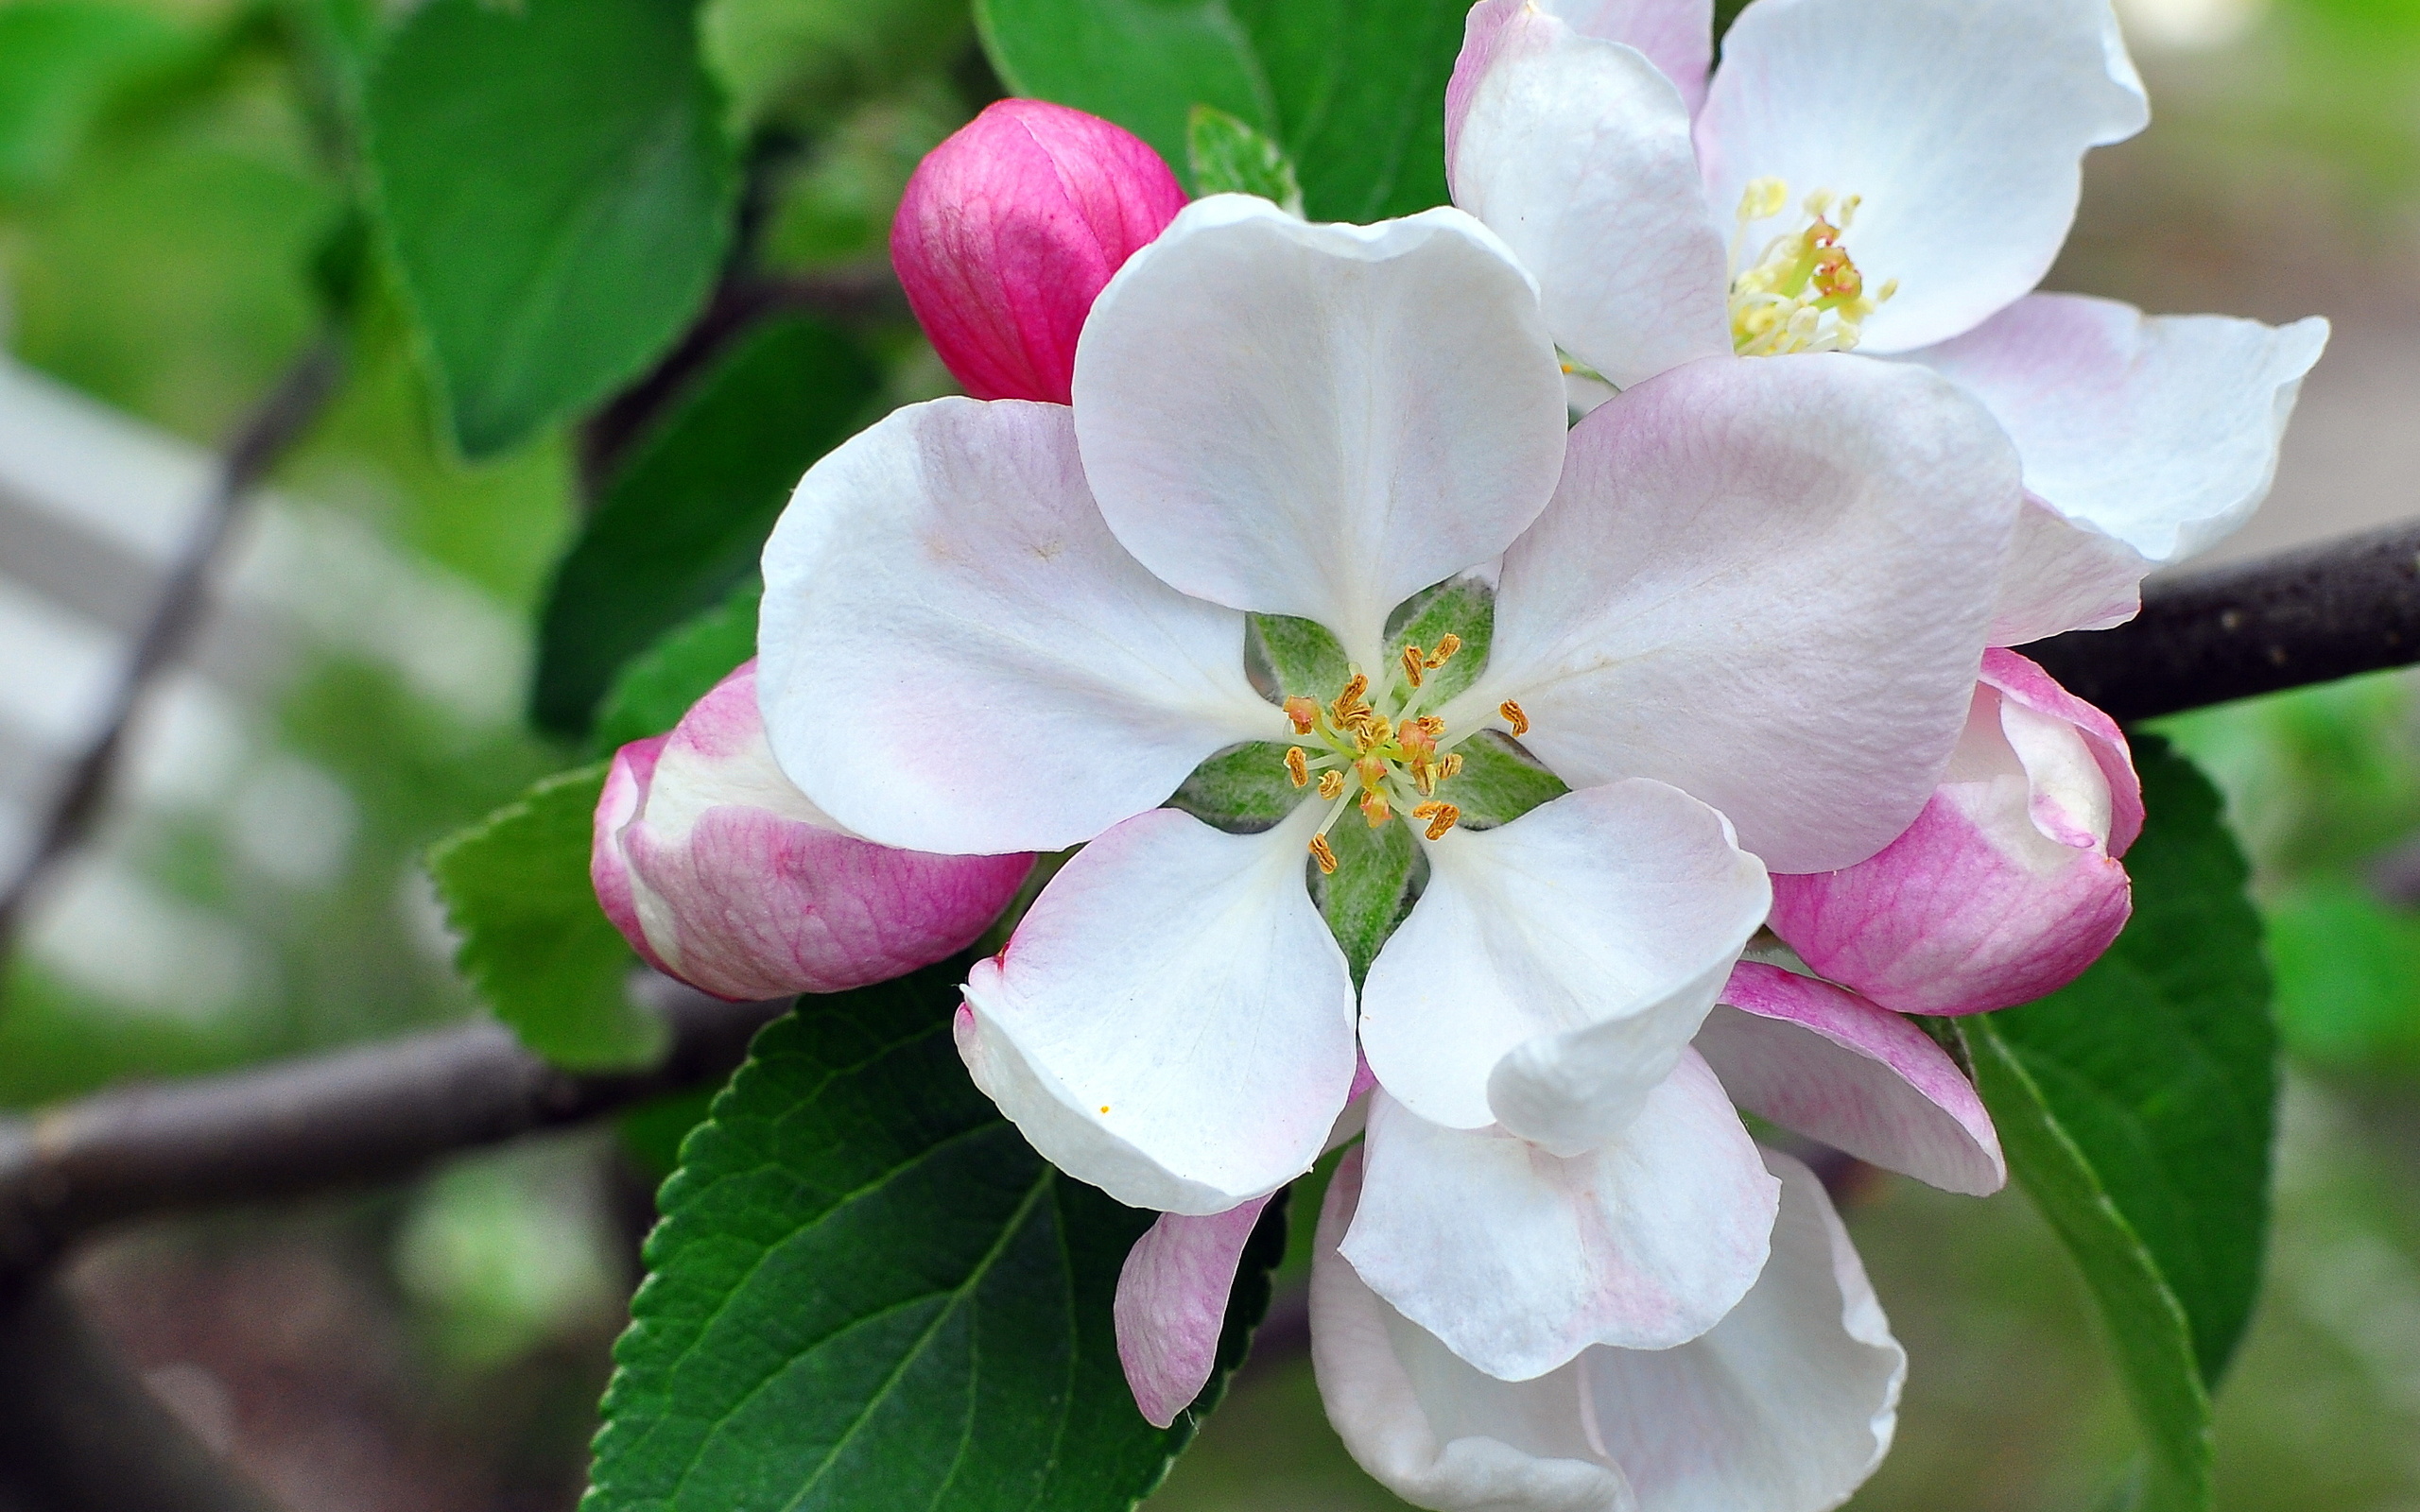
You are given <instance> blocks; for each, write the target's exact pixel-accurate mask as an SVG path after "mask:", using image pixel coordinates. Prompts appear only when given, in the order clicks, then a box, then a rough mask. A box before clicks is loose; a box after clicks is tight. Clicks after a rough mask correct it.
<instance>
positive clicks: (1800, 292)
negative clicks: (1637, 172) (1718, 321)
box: [1731, 179, 1899, 357]
mask: <svg viewBox="0 0 2420 1512" xmlns="http://www.w3.org/2000/svg"><path fill="white" fill-rule="evenodd" d="M1860 202H1861V201H1860V200H1859V198H1858V196H1856V195H1850V196H1847V197H1846V198H1841V197H1840V196H1837V195H1835V194H1834V193H1833V192H1832V191H1831V190H1829V189H1818V190H1816V191H1815V192H1814V193H1813V194H1810V195H1808V196H1807V197H1806V199H1805V200H1804V201H1802V202H1801V204H1802V208H1803V209H1804V210H1805V212H1806V225H1804V226H1802V227H1801V228H1799V229H1798V230H1796V231H1792V232H1784V233H1782V234H1781V235H1778V236H1775V237H1773V238H1772V239H1771V240H1770V241H1768V242H1766V243H1765V245H1764V248H1763V249H1762V250H1761V251H1759V252H1757V253H1756V254H1755V256H1754V257H1753V258H1751V257H1749V256H1748V245H1749V228H1750V227H1751V226H1753V225H1755V223H1756V222H1757V221H1760V220H1770V219H1772V217H1773V216H1775V215H1780V214H1781V213H1782V212H1783V210H1784V209H1786V208H1787V207H1788V205H1789V184H1787V183H1785V182H1784V181H1782V180H1779V179H1755V180H1750V182H1749V184H1748V187H1747V189H1746V190H1745V191H1744V192H1742V193H1741V195H1740V196H1739V215H1738V224H1737V229H1736V230H1735V231H1734V232H1733V233H1732V237H1731V348H1732V350H1733V351H1734V352H1737V353H1738V354H1739V355H1741V356H1743V357H1773V356H1780V355H1782V354H1784V353H1786V352H1849V351H1853V350H1855V348H1856V346H1857V344H1858V335H1859V332H1860V330H1861V329H1862V327H1863V326H1864V324H1865V321H1866V319H1867V318H1869V317H1871V316H1872V315H1873V314H1874V312H1875V311H1876V310H1877V309H1879V308H1881V306H1882V303H1883V301H1886V300H1888V299H1890V298H1891V296H1892V295H1893V294H1895V293H1897V292H1898V289H1899V281H1898V280H1896V279H1892V280H1890V281H1888V282H1886V283H1883V285H1882V286H1881V287H1880V288H1878V289H1876V290H1875V291H1874V292H1873V293H1872V294H1868V293H1867V292H1866V287H1865V275H1864V273H1862V272H1861V271H1859V270H1858V266H1857V263H1856V261H1855V259H1853V258H1851V257H1850V255H1849V250H1848V248H1847V247H1846V246H1844V245H1843V244H1842V238H1843V237H1844V236H1845V235H1847V233H1848V230H1849V227H1850V225H1851V224H1852V223H1854V222H1855V221H1856V219H1857V211H1858V204H1859V203H1860ZM1835 215H1837V217H1838V218H1837V219H1834V218H1832V217H1834V216H1835Z"/></svg>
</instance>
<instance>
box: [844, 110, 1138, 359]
mask: <svg viewBox="0 0 2420 1512" xmlns="http://www.w3.org/2000/svg"><path fill="white" fill-rule="evenodd" d="M1182 209H1184V189H1183V188H1182V187H1181V186H1180V185H1179V184H1178V183H1177V181H1176V175H1175V174H1173V173H1170V172H1169V171H1168V165H1167V163H1163V162H1161V161H1160V156H1159V154H1158V153H1156V152H1153V151H1152V150H1151V149H1150V147H1149V146H1146V145H1145V144H1144V142H1143V140H1142V139H1141V138H1140V137H1137V136H1134V135H1132V133H1130V132H1128V131H1126V130H1123V129H1120V128H1118V127H1115V126H1113V125H1111V124H1110V123H1109V122H1107V121H1104V120H1102V119H1100V118H1099V117H1098V116H1093V115H1086V114H1085V113H1084V112H1081V111H1071V110H1069V109H1067V108H1066V107H1065V106H1063V105H1051V104H1047V103H1046V102H1044V101H1041V100H1001V101H999V102H997V103H996V104H994V105H991V106H989V107H987V108H985V110H984V112H983V113H982V114H980V115H978V116H977V117H976V118H975V119H974V120H972V121H970V122H968V123H967V124H966V125H965V126H964V127H962V128H960V129H959V130H958V132H957V133H956V134H955V135H953V136H951V137H950V139H949V140H948V141H946V142H943V143H942V145H941V146H937V147H935V148H934V149H933V150H932V151H931V152H930V153H928V154H927V155H926V156H925V161H924V162H923V163H920V164H918V165H917V168H916V172H915V175H914V176H913V177H912V178H910V179H909V180H908V192H907V193H906V194H905V195H904V196H903V197H901V198H900V201H899V215H898V218H897V219H895V220H893V221H892V222H891V224H890V261H891V265H892V266H894V267H896V268H898V270H899V282H900V283H901V284H903V285H904V286H905V287H906V288H907V290H908V304H909V305H910V306H912V307H913V308H914V309H915V312H916V318H917V319H918V320H920V321H922V322H923V323H924V327H925V335H928V336H930V337H931V338H932V342H933V348H934V350H935V351H937V352H940V353H941V358H942V362H944V363H946V364H948V366H949V370H950V371H951V372H952V373H954V374H956V375H957V377H958V381H959V383H961V384H963V385H965V387H966V391H967V392H968V393H970V394H972V395H974V396H975V397H976V398H977V399H1039V400H1046V401H1047V402H1049V403H1051V404H1066V403H1067V402H1068V387H1069V385H1070V384H1071V383H1072V381H1073V380H1074V377H1075V372H1076V337H1077V336H1078V335H1080V334H1082V332H1083V329H1084V317H1085V316H1086V315H1088V314H1090V313H1091V311H1092V307H1093V300H1094V298H1095V297H1096V296H1098V294H1099V293H1100V291H1101V288H1102V286H1103V285H1104V284H1106V283H1108V282H1109V280H1110V275H1112V274H1114V273H1115V272H1116V271H1117V269H1118V267H1119V266H1121V265H1122V264H1124V263H1125V261H1126V259H1127V258H1129V257H1131V256H1132V255H1133V254H1134V252H1135V251H1136V250H1137V249H1140V248H1142V247H1143V246H1145V245H1146V244H1148V243H1149V242H1150V240H1151V238H1153V237H1154V236H1157V235H1158V234H1159V233H1160V232H1161V231H1162V230H1163V229H1165V228H1166V227H1167V223H1168V222H1169V221H1170V220H1173V219H1174V218H1176V213H1177V212H1178V211H1180V210H1182Z"/></svg>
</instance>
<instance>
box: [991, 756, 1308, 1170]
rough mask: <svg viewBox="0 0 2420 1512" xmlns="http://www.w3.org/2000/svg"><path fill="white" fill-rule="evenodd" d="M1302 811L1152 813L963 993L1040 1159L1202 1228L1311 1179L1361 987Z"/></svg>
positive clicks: (998, 1086) (1075, 878)
mask: <svg viewBox="0 0 2420 1512" xmlns="http://www.w3.org/2000/svg"><path fill="white" fill-rule="evenodd" d="M1319 817H1320V809H1319V806H1318V805H1316V804H1305V805H1304V806H1303V807H1302V808H1300V809H1298V810H1296V811H1295V815H1294V816H1293V817H1292V818H1290V819H1288V820H1287V821H1286V822H1284V823H1281V824H1279V825H1278V826H1277V827H1276V828H1275V829H1273V830H1270V831H1267V832H1265V833H1260V834H1223V833H1219V831H1217V830H1214V829H1212V828H1210V826H1208V825H1206V824H1204V823H1202V822H1201V820H1199V819H1196V818H1194V817H1193V816H1190V815H1187V814H1183V813H1179V812H1178V811H1177V810H1174V809H1154V810H1152V811H1151V812H1150V813H1148V814H1142V815H1138V816H1135V817H1133V818H1132V819H1129V820H1127V821H1126V822H1125V823H1123V824H1121V825H1119V826H1117V827H1116V828H1115V829H1114V830H1111V831H1110V832H1109V833H1106V834H1103V835H1102V836H1101V837H1100V838H1099V839H1098V840H1096V841H1094V842H1093V843H1092V844H1091V845H1089V846H1086V847H1085V848H1084V849H1083V850H1082V851H1079V852H1078V853H1077V854H1076V856H1075V858H1074V859H1073V860H1071V861H1069V862H1068V863H1067V865H1066V866H1065V867H1064V868H1062V869H1061V871H1060V872H1059V874H1058V876H1056V877H1054V878H1052V879H1051V882H1050V885H1049V886H1048V887H1046V888H1045V889H1044V890H1043V893H1042V896H1041V897H1040V898H1038V899H1036V900H1035V901H1034V904H1033V908H1032V911H1031V912H1029V913H1028V914H1027V915H1026V917H1025V919H1024V921H1023V922H1022V923H1020V924H1019V925H1018V926H1017V932H1016V934H1015V935H1014V936H1011V938H1010V940H1009V945H1008V948H1007V949H1006V950H1004V951H1002V952H1001V953H1000V954H998V955H997V956H996V957H994V958H993V959H991V960H988V961H978V962H977V963H976V965H975V970H974V972H973V974H972V975H971V976H970V977H969V978H968V979H967V984H966V1011H965V1012H963V1013H961V1014H960V1015H959V1053H960V1054H961V1055H963V1056H964V1057H966V1063H967V1066H968V1067H969V1069H970V1070H972V1071H973V1072H974V1074H975V1081H976V1084H977V1086H979V1087H981V1088H982V1089H983V1090H984V1091H986V1092H988V1093H990V1094H991V1096H992V1100H993V1101H994V1102H996V1103H998V1104H999V1105H1000V1108H1001V1111H1003V1112H1005V1113H1007V1114H1008V1116H1009V1117H1010V1118H1011V1119H1012V1120H1013V1121H1015V1123H1016V1125H1017V1126H1018V1127H1019V1128H1020V1129H1022V1130H1024V1131H1025V1136H1026V1138H1027V1139H1029V1140H1030V1141H1031V1142H1032V1143H1033V1146H1034V1148H1035V1149H1038V1150H1040V1151H1041V1152H1042V1153H1043V1155H1044V1156H1046V1157H1047V1158H1048V1159H1049V1160H1050V1161H1051V1162H1052V1163H1053V1164H1055V1165H1057V1166H1058V1167H1059V1168H1060V1169H1061V1170H1063V1171H1065V1172H1066V1173H1067V1174H1068V1175H1070V1176H1072V1177H1076V1178H1077V1179H1078V1180H1081V1181H1089V1182H1091V1183H1092V1184H1093V1185H1095V1186H1098V1187H1099V1188H1100V1189H1101V1190H1102V1191H1104V1192H1107V1193H1108V1194H1110V1195H1111V1196H1113V1197H1115V1198H1116V1199H1117V1200H1118V1201H1120V1202H1123V1203H1126V1204H1127V1205H1128V1206H1130V1207H1137V1208H1157V1209H1159V1210H1161V1211H1165V1212H1181V1213H1191V1214H1195V1215H1200V1214H1204V1213H1213V1212H1223V1211H1226V1210H1228V1209H1230V1208H1233V1207H1235V1206H1236V1204H1237V1203H1240V1202H1244V1201H1246V1200H1249V1199H1251V1198H1253V1197H1259V1196H1265V1195H1267V1194H1269V1193H1271V1192H1272V1191H1274V1190H1276V1189H1277V1188H1278V1187H1280V1186H1282V1185H1284V1184H1285V1183H1286V1182H1288V1181H1290V1180H1292V1179H1293V1178H1294V1177H1297V1176H1300V1175H1301V1174H1302V1173H1303V1172H1305V1171H1306V1170H1308V1169H1310V1166H1311V1163H1312V1162H1313V1161H1314V1160H1318V1159H1319V1155H1320V1149H1321V1146H1322V1143H1324V1142H1325V1140H1326V1138H1327V1134H1328V1130H1329V1128H1330V1126H1331V1125H1334V1124H1335V1122H1336V1118H1337V1115H1338V1114H1339V1113H1340V1112H1342V1111H1343V1109H1344V1106H1345V1100H1346V1096H1347V1094H1348V1092H1349V1091H1351V1088H1352V1085H1353V1074H1354V1068H1355V1064H1356V1057H1355V1053H1354V1046H1353V982H1352V979H1351V977H1350V976H1348V975H1347V974H1346V971H1345V969H1344V954H1343V952H1341V951H1340V950H1338V949H1337V945H1336V940H1335V937H1334V936H1331V935H1330V934H1329V933H1328V928H1327V924H1326V922H1325V921H1324V920H1322V919H1321V918H1320V915H1319V911H1318V910H1317V909H1316V908H1314V907H1312V906H1311V900H1310V892H1309V889H1308V888H1307V887H1305V885H1304V877H1303V871H1304V868H1305V866H1306V865H1307V861H1306V859H1305V854H1304V849H1303V848H1304V846H1305V842H1306V841H1307V840H1308V838H1309V836H1310V833H1311V831H1312V830H1313V829H1314V828H1315V827H1316V826H1317V824H1318V821H1319Z"/></svg>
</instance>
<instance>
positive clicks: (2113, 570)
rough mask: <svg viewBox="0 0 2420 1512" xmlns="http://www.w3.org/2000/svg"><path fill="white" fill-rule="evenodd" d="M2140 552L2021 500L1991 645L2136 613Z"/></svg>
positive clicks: (2095, 626)
mask: <svg viewBox="0 0 2420 1512" xmlns="http://www.w3.org/2000/svg"><path fill="white" fill-rule="evenodd" d="M2151 570H2152V564H2151V562H2150V560H2149V559H2148V558H2145V557H2144V556H2143V554H2142V553H2141V552H2138V551H2136V550H2135V548H2134V547H2132V546H2130V545H2128V544H2126V543H2125V542H2124V541H2120V540H2118V538H2117V537H2116V536H2112V535H2108V534H2106V533H2104V532H2102V531H2100V530H2098V529H2095V528H2094V527H2093V526H2091V525H2089V524H2083V522H2081V521H2076V520H2069V519H2067V518H2066V517H2065V516H2063V515H2061V514H2060V513H2059V512H2058V511H2057V510H2055V509H2053V508H2051V507H2049V506H2048V505H2046V504H2044V503H2043V502H2042V501H2041V500H2039V499H2036V498H2034V497H2032V496H2031V495H2030V494H2029V495H2027V497H2026V500H2025V507H2024V509H2023V510H2022V511H2020V512H2019V513H2018V515H2017V517H2016V537H2015V539H2014V541H2010V543H2009V551H2008V571H2007V572H2006V573H2005V574H2003V575H2002V576H2001V578H2000V593H1999V602H1998V603H1997V605H1995V606H1994V607H1993V610H1992V644H1994V645H2023V644H2026V643H2027V642H2028V641H2039V640H2041V639H2043V638H2044V637H2046V636H2051V635H2059V634H2063V633H2065V632H2066V631H2068V630H2105V629H2108V628H2109V627H2111V626H2114V625H2123V624H2125V623H2126V622H2127V621H2128V620H2131V619H2133V618H2134V617H2135V615H2136V614H2137V613H2139V612H2141V610H2142V607H2143V593H2142V582H2143V575H2144V574H2146V573H2148V572H2150V571H2151Z"/></svg>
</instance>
